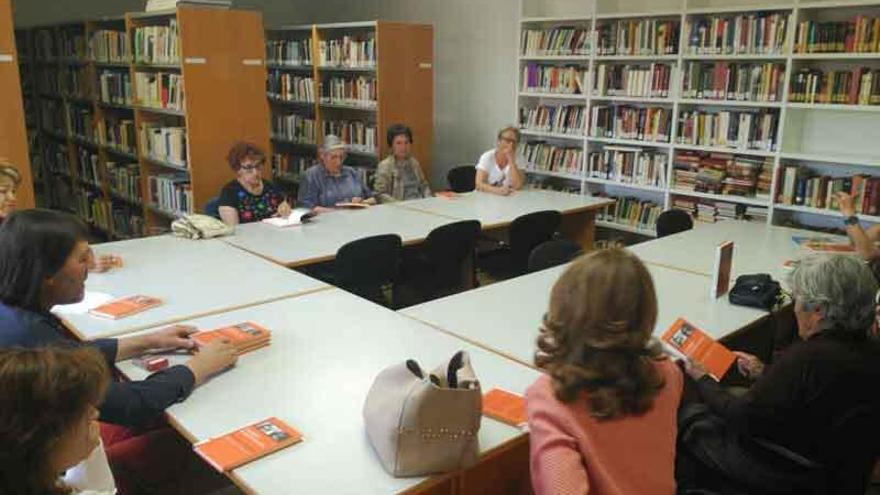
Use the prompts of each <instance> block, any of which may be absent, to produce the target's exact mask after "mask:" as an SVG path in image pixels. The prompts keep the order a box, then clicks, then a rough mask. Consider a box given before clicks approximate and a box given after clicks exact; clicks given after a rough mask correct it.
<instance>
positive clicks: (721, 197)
mask: <svg viewBox="0 0 880 495" xmlns="http://www.w3.org/2000/svg"><path fill="white" fill-rule="evenodd" d="M669 194H674V195H676V196H690V197H693V198H703V199H711V200H713V201H720V202H722V203H735V204H741V205H750V206H761V207H764V208H767V207H769V206H770V201H768V200H762V199H756V198H746V197H743V196H731V195H728V194H712V193H703V192H697V191H682V190H680V189H675V188H672V189H670V190H669Z"/></svg>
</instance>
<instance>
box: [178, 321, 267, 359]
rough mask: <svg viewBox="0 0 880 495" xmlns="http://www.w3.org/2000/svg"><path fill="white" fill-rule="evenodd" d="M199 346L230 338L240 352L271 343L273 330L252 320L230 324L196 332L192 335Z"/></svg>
mask: <svg viewBox="0 0 880 495" xmlns="http://www.w3.org/2000/svg"><path fill="white" fill-rule="evenodd" d="M190 338H191V339H193V340H194V341H195V343H196V344H198V345H199V346H205V345H208V344H210V343H211V342H214V341H215V340H228V341H229V342H230V343H231V344H233V345H234V346H235V347H236V349H237V350H238V353H239V354H244V353H246V352H250V351H253V350H255V349H259V348H260V347H265V346H267V345H269V341H270V339H271V338H272V332H270V331H269V330H267V329H265V328H263V327H262V326H260V325H257V324H256V323H254V322H252V321H246V322H244V323H238V324H236V325H230V326H228V327H222V328H217V329H214V330H207V331H204V332H198V333H194V334H192V335H191V336H190Z"/></svg>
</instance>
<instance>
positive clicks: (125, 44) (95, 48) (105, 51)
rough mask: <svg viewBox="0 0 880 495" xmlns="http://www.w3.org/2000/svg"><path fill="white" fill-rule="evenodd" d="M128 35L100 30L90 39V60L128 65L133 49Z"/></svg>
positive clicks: (121, 32) (123, 32)
mask: <svg viewBox="0 0 880 495" xmlns="http://www.w3.org/2000/svg"><path fill="white" fill-rule="evenodd" d="M128 40H129V38H128V33H127V32H125V31H113V30H109V29H99V30H97V31H94V32H92V35H91V37H90V38H89V59H91V60H93V61H95V62H109V63H127V62H129V60H130V59H129V54H130V53H131V47H130V45H129V41H128Z"/></svg>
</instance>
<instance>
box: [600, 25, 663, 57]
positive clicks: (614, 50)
mask: <svg viewBox="0 0 880 495" xmlns="http://www.w3.org/2000/svg"><path fill="white" fill-rule="evenodd" d="M596 31H597V33H596V38H597V43H596V53H597V54H598V55H600V56H601V55H624V56H626V55H641V56H646V55H674V54H676V53H678V36H679V21H678V20H669V19H641V20H639V19H622V20H618V21H609V22H606V23H602V24H600V25H599V26H598V28H597V30H596Z"/></svg>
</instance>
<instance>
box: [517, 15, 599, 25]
mask: <svg viewBox="0 0 880 495" xmlns="http://www.w3.org/2000/svg"><path fill="white" fill-rule="evenodd" d="M592 20H593V17H592V16H588V17H584V16H572V17H523V18H521V19H520V20H519V22H520V23H521V24H540V23H555V22H591V21H592Z"/></svg>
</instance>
